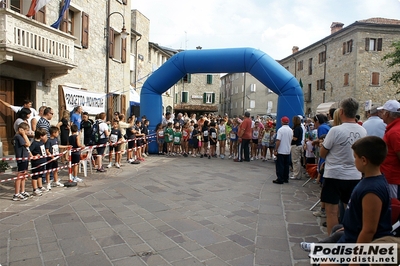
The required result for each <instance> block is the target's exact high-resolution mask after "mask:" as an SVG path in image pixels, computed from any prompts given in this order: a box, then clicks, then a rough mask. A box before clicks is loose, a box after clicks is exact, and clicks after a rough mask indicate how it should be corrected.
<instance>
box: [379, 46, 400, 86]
mask: <svg viewBox="0 0 400 266" xmlns="http://www.w3.org/2000/svg"><path fill="white" fill-rule="evenodd" d="M391 47H393V48H394V51H393V52H390V53H388V54H386V55H385V56H384V57H383V58H382V60H388V67H396V66H399V67H400V41H398V42H394V43H392V45H391ZM389 81H392V82H393V84H394V85H400V70H398V71H394V72H393V73H392V76H391V77H390V78H389ZM397 93H400V88H399V89H398V90H397Z"/></svg>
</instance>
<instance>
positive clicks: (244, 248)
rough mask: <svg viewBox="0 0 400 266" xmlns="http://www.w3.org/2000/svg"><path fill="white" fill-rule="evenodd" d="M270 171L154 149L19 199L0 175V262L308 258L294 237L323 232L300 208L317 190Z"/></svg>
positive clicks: (187, 263) (243, 263)
mask: <svg viewBox="0 0 400 266" xmlns="http://www.w3.org/2000/svg"><path fill="white" fill-rule="evenodd" d="M274 172H275V171H274V163H273V162H271V161H269V162H261V161H260V160H258V161H252V162H249V163H247V162H243V163H235V162H233V161H231V160H227V159H225V160H221V159H214V158H213V159H206V158H203V159H200V158H191V157H189V158H183V157H173V158H171V157H164V156H156V155H155V156H150V157H149V158H148V159H147V160H146V162H144V163H142V164H140V165H128V164H126V165H124V166H123V167H122V168H121V169H115V168H114V169H110V170H109V171H108V172H107V173H100V174H98V173H93V174H91V175H90V176H88V177H87V178H86V179H85V180H84V181H85V182H84V183H80V184H79V186H78V187H74V188H53V190H52V191H51V192H49V193H46V194H44V195H43V196H42V197H33V198H31V199H29V200H28V201H25V202H13V201H11V197H12V193H13V188H12V183H11V182H8V183H1V184H0V209H1V214H0V264H1V265H3V266H5V265H10V266H13V265H24V266H26V265H30V266H31V265H32V266H35V265H96V266H102V265H115V266H120V265H135V266H136V265H137V266H142V265H149V266H152V265H175V266H191V265H209V266H220V265H221V266H222V265H232V266H247V265H249V266H250V265H309V260H308V257H307V253H305V252H303V251H302V250H301V249H300V247H299V244H298V243H299V242H301V241H304V240H307V241H316V240H317V239H318V238H322V237H323V236H324V235H323V228H322V227H320V226H319V224H320V223H321V221H320V220H319V218H315V217H314V216H313V215H312V213H311V212H310V211H309V210H308V209H309V207H310V206H312V205H313V203H315V201H316V200H317V196H318V192H319V188H318V186H317V185H315V184H312V183H309V184H307V185H306V186H305V187H302V186H301V185H302V184H303V182H304V180H301V181H290V183H289V184H284V185H276V184H272V180H273V179H275V174H274ZM61 175H62V176H64V178H66V172H63V173H62V174H61ZM29 183H30V182H29Z"/></svg>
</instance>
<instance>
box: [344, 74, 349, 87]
mask: <svg viewBox="0 0 400 266" xmlns="http://www.w3.org/2000/svg"><path fill="white" fill-rule="evenodd" d="M343 85H344V86H348V85H349V73H346V74H344V82H343Z"/></svg>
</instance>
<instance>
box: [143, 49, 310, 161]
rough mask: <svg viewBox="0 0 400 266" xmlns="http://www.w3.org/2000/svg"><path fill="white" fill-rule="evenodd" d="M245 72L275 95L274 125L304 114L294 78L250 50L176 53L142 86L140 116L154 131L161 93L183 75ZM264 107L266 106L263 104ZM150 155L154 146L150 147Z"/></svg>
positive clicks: (299, 90) (302, 100) (263, 56)
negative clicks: (275, 114) (282, 119)
mask: <svg viewBox="0 0 400 266" xmlns="http://www.w3.org/2000/svg"><path fill="white" fill-rule="evenodd" d="M240 72H248V73H250V74H251V75H253V76H254V77H255V78H256V79H258V80H259V81H260V82H261V83H263V84H264V85H265V86H267V87H268V88H269V89H271V90H272V91H273V92H275V93H276V94H278V96H279V97H278V109H277V126H278V127H279V126H280V118H281V117H283V116H287V117H289V118H290V119H291V118H292V117H293V116H295V115H299V114H301V115H303V114H304V98H303V91H302V89H301V87H300V85H299V82H298V81H297V80H296V78H295V77H294V76H293V75H292V74H291V73H290V72H289V71H287V70H286V69H285V68H284V67H282V66H281V65H280V64H279V63H278V62H276V61H275V60H274V59H272V58H271V57H270V56H268V55H267V54H265V53H263V52H262V51H260V50H257V49H254V48H230V49H210V50H187V51H183V52H180V53H177V54H176V55H174V56H173V57H171V58H170V59H169V60H168V61H167V62H165V63H164V64H163V65H162V66H161V67H160V68H159V69H157V70H156V71H155V72H154V73H153V74H152V75H151V76H150V77H149V78H148V79H147V80H146V82H145V83H144V84H143V87H142V90H141V93H140V115H141V116H142V115H146V117H147V119H149V120H150V127H149V129H153V130H154V129H155V127H156V125H157V124H158V123H160V122H161V120H162V98H161V94H162V93H164V92H165V91H167V90H168V89H169V88H171V87H172V86H173V85H174V84H176V83H177V82H178V81H179V80H180V79H181V78H183V77H184V76H185V75H186V74H188V73H190V74H196V73H240ZM266 104H267V103H266ZM149 151H150V152H151V153H156V152H157V145H156V144H155V143H154V145H150V148H149Z"/></svg>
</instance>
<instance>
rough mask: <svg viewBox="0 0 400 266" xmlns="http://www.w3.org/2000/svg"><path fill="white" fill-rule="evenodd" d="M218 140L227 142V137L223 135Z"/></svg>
mask: <svg viewBox="0 0 400 266" xmlns="http://www.w3.org/2000/svg"><path fill="white" fill-rule="evenodd" d="M218 140H222V141H223V140H226V135H225V134H221V135H219V136H218Z"/></svg>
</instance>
